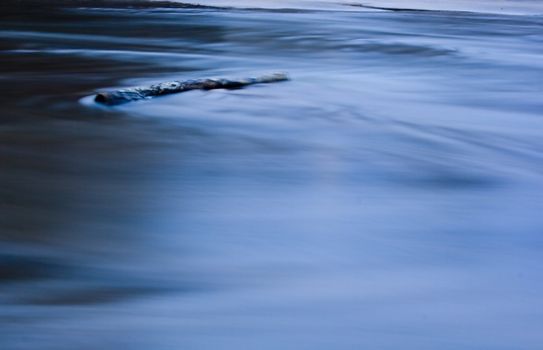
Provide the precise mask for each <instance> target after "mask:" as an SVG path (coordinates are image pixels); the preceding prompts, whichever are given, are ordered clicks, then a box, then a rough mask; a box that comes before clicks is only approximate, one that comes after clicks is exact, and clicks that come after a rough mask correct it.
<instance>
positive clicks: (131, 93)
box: [94, 73, 288, 106]
mask: <svg viewBox="0 0 543 350" xmlns="http://www.w3.org/2000/svg"><path fill="white" fill-rule="evenodd" d="M286 80H288V76H287V75H286V74H284V73H275V74H271V75H264V76H261V77H257V78H245V79H239V80H229V79H196V80H186V81H170V82H166V83H159V84H155V85H151V86H148V87H135V88H130V89H122V90H115V91H107V92H100V93H98V94H97V95H96V97H95V98H94V101H96V102H98V103H101V104H104V105H108V106H114V105H118V104H122V103H126V102H131V101H137V100H143V99H148V98H153V97H157V96H162V95H169V94H176V93H180V92H185V91H190V90H213V89H240V88H242V87H244V86H247V85H253V84H267V83H276V82H280V81H286Z"/></svg>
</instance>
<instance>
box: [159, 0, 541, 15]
mask: <svg viewBox="0 0 543 350" xmlns="http://www.w3.org/2000/svg"><path fill="white" fill-rule="evenodd" d="M151 1H156V2H164V1H163V0H151ZM172 2H174V3H183V4H185V5H199V6H210V7H228V8H261V9H304V10H342V11H347V10H351V11H360V10H366V11H372V10H374V11H375V10H378V11H421V10H425V11H455V12H457V11H461V12H479V13H495V14H508V15H543V2H542V1H539V0H520V1H514V2H513V1H506V0H452V1H450V0H409V1H406V0H365V1H349V0H345V1H342V0H273V1H272V0H198V1H197V2H195V3H190V1H183V0H180V1H176V0H173V1H172Z"/></svg>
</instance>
